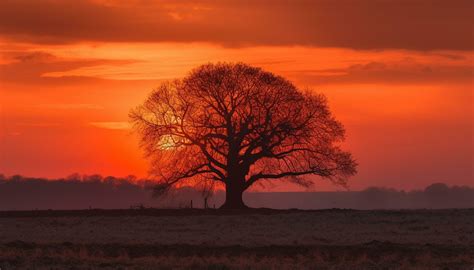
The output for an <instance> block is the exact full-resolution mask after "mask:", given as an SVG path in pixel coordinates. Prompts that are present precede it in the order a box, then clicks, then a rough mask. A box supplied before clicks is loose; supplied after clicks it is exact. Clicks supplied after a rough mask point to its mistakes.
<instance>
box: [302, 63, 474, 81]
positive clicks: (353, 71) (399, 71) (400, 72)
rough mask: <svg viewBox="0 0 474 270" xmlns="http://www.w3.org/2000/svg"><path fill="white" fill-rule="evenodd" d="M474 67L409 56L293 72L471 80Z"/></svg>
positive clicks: (328, 77) (310, 77)
mask: <svg viewBox="0 0 474 270" xmlns="http://www.w3.org/2000/svg"><path fill="white" fill-rule="evenodd" d="M473 75H474V67H473V66H472V65H468V64H464V63H463V64H460V65H442V64H431V65H430V64H422V63H418V62H416V61H412V60H402V61H396V62H381V61H372V62H368V63H364V64H355V65H350V66H348V67H346V68H333V69H316V70H297V71H294V76H295V77H298V78H300V79H301V80H302V81H304V82H307V83H312V84H346V83H347V84H354V83H355V84H372V83H380V84H433V83H437V84H439V83H470V82H472V78H473Z"/></svg>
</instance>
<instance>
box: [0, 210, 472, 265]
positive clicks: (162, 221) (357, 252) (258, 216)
mask: <svg viewBox="0 0 474 270" xmlns="http://www.w3.org/2000/svg"><path fill="white" fill-rule="evenodd" d="M0 268H1V269H2V270H4V269H18V268H26V269H32V268H33V269H63V268H74V269H90V268H99V269H116V268H122V269H190V268H191V269H279V270H280V269H349V268H350V269H469V270H472V269H474V209H465V210H461V209H457V210H456V209H452V210H401V211H386V210H383V211H382V210H381V211H356V210H338V209H333V210H315V211H298V210H268V209H254V210H250V211H219V210H198V209H182V210H165V209H162V210H159V209H137V210H84V211H30V212H0Z"/></svg>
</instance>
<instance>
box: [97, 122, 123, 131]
mask: <svg viewBox="0 0 474 270" xmlns="http://www.w3.org/2000/svg"><path fill="white" fill-rule="evenodd" d="M89 124H90V125H92V126H94V127H98V128H105V129H130V128H131V125H130V123H128V122H91V123H89Z"/></svg>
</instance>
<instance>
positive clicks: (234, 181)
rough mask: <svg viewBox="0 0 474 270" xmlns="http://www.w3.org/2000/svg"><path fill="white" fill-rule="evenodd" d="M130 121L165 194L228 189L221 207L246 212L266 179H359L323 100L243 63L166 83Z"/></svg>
mask: <svg viewBox="0 0 474 270" xmlns="http://www.w3.org/2000/svg"><path fill="white" fill-rule="evenodd" d="M130 117H131V119H132V122H133V123H134V127H135V128H136V130H138V132H139V134H140V135H141V144H142V147H143V148H144V150H145V152H146V155H147V156H148V157H149V158H150V159H151V161H152V162H151V164H152V169H151V173H152V174H153V175H154V176H156V177H157V179H158V181H159V184H158V185H157V187H156V189H155V191H156V192H158V193H159V192H166V191H167V190H168V189H169V188H171V187H173V186H175V187H176V186H180V185H183V184H186V185H188V184H192V185H201V186H203V187H205V188H206V187H214V184H215V183H221V184H222V185H224V186H225V189H226V201H225V203H224V205H223V206H222V207H223V208H245V207H246V206H245V204H244V203H243V200H242V194H243V192H244V191H245V190H246V189H248V188H249V187H250V186H252V185H253V184H254V183H256V182H257V181H260V180H277V179H285V180H289V181H291V182H294V183H297V184H300V185H302V186H310V185H311V184H312V183H313V180H314V177H313V178H312V179H310V178H308V177H305V176H308V175H316V176H320V177H322V178H326V179H329V180H331V181H333V182H334V183H337V184H342V185H344V184H346V181H347V178H348V177H349V176H351V175H353V174H355V173H356V163H355V161H354V159H353V158H352V157H351V154H350V153H348V152H344V151H342V150H341V149H340V147H339V145H338V144H339V143H340V142H341V141H343V140H344V128H343V126H342V125H341V124H340V123H339V122H338V121H336V120H335V119H334V117H333V116H332V114H331V112H330V111H329V108H328V105H327V101H326V98H325V97H324V96H323V95H318V94H312V93H309V92H306V93H303V92H301V91H299V90H298V89H297V88H296V87H295V86H294V85H293V84H292V83H291V82H289V81H287V80H286V79H284V78H282V77H280V76H276V75H274V74H272V73H270V72H266V71H264V70H262V69H260V68H256V67H251V66H248V65H246V64H242V63H238V64H229V63H219V64H207V65H203V66H200V67H198V68H196V69H194V70H193V71H191V73H190V74H189V75H188V76H187V77H185V78H184V79H181V80H175V81H173V82H166V83H163V84H161V86H159V87H158V88H157V89H155V90H154V91H153V92H152V93H151V95H150V96H149V97H148V98H147V100H146V101H145V102H144V104H143V105H141V106H138V107H137V108H135V109H134V110H132V111H131V113H130Z"/></svg>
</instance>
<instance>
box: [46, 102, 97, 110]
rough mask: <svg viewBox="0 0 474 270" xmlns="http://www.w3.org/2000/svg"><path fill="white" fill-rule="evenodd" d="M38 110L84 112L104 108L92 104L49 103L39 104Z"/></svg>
mask: <svg viewBox="0 0 474 270" xmlns="http://www.w3.org/2000/svg"><path fill="white" fill-rule="evenodd" d="M38 107H39V108H47V109H58V110H75V109H86V110H102V109H104V107H102V106H100V105H98V104H92V103H51V104H39V105H38Z"/></svg>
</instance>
